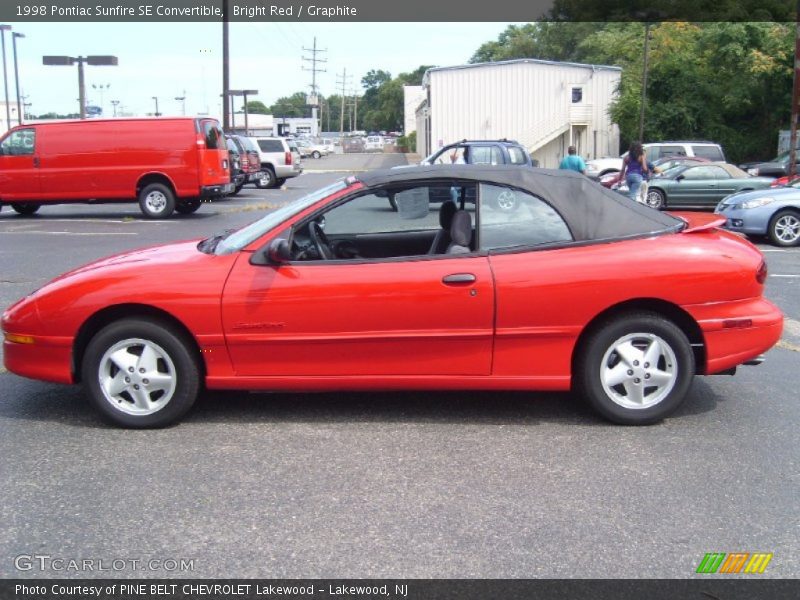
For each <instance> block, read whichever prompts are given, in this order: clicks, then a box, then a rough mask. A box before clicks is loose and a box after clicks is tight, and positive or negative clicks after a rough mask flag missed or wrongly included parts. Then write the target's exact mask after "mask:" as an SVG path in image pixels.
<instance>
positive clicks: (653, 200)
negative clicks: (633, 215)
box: [645, 188, 667, 210]
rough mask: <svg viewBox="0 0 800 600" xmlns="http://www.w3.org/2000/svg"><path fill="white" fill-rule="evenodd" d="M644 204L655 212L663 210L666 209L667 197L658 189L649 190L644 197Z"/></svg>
mask: <svg viewBox="0 0 800 600" xmlns="http://www.w3.org/2000/svg"><path fill="white" fill-rule="evenodd" d="M645 204H647V206H649V207H650V208H655V209H656V210H663V209H665V208H666V207H667V196H666V195H665V194H664V192H662V191H661V190H659V189H658V188H649V189H648V190H647V196H646V197H645Z"/></svg>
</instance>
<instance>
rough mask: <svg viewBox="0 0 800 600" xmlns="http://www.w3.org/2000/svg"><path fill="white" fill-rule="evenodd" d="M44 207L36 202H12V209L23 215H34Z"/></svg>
mask: <svg viewBox="0 0 800 600" xmlns="http://www.w3.org/2000/svg"><path fill="white" fill-rule="evenodd" d="M41 207H42V205H41V204H37V203H35V202H12V203H11V208H13V209H14V210H15V211H17V212H18V213H19V214H21V215H32V214H33V213H35V212H36V211H37V210H39V209H40V208H41Z"/></svg>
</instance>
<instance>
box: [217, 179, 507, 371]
mask: <svg viewBox="0 0 800 600" xmlns="http://www.w3.org/2000/svg"><path fill="white" fill-rule="evenodd" d="M421 194H422V195H423V196H425V197H427V198H430V196H431V193H430V190H429V189H428V188H427V187H426V189H425V190H424V191H423V192H421ZM412 195H413V194H412ZM418 195H419V194H418ZM439 211H440V208H439V206H438V203H430V202H428V206H423V205H422V204H419V203H417V205H416V208H415V209H414V211H412V212H411V213H409V212H408V211H406V210H404V208H403V205H402V204H401V207H400V210H399V211H398V212H393V211H392V209H391V208H390V207H389V206H388V204H387V202H386V198H385V196H377V195H375V196H374V197H372V198H370V197H367V196H365V195H362V196H359V197H357V198H355V199H351V202H348V203H347V204H343V205H340V206H337V207H335V208H333V209H332V210H330V211H329V212H327V213H325V214H324V215H315V216H314V220H315V221H316V222H317V223H319V222H320V221H321V220H322V218H323V217H324V222H325V233H326V235H327V237H328V239H329V241H330V245H331V246H332V247H333V248H334V249H336V248H337V247H338V246H339V245H342V244H347V245H350V246H349V247H351V248H352V247H354V248H355V249H356V251H355V253H352V252H351V257H350V258H342V257H341V254H345V255H347V254H346V253H344V251H343V250H341V251H340V250H337V254H336V256H335V258H334V259H332V260H331V259H328V260H325V259H322V258H320V257H319V255H318V254H317V253H315V252H314V250H313V248H303V244H307V245H310V244H311V242H310V241H308V240H304V239H303V232H304V231H306V230H307V229H308V225H309V223H305V224H302V223H301V224H299V225H298V226H297V227H295V231H294V236H295V240H294V246H295V249H294V254H293V256H294V258H293V259H292V260H290V261H289V262H287V263H283V264H280V265H253V264H250V262H249V261H248V260H247V259H248V258H249V257H248V256H247V255H243V256H242V257H241V258H240V259H239V260H238V261H237V263H236V265H235V267H234V268H233V270H232V272H231V275H230V277H229V279H228V282H227V284H226V287H225V291H224V295H223V301H222V311H223V322H224V327H225V335H226V340H227V343H228V348H229V351H230V356H231V359H232V361H233V365H234V369H235V371H236V374H237V375H241V376H311V377H314V376H325V377H337V376H348V377H353V376H456V375H458V376H469V375H488V374H489V373H490V371H491V357H492V341H493V335H494V281H493V277H492V272H491V269H490V267H489V262H488V259H487V257H486V256H480V255H479V254H478V253H477V252H474V251H472V252H469V253H463V254H457V255H456V254H453V255H448V254H440V255H428V254H427V253H426V252H425V250H426V249H427V247H428V244H429V243H430V240H432V239H433V236H434V234H435V233H436V228H438V217H439ZM472 213H473V215H474V208H473V209H472ZM409 215H411V218H409ZM472 222H473V223H474V216H473V217H472ZM423 240H428V241H427V242H426V243H423ZM367 251H369V252H370V253H371V255H370V256H367V255H362V253H366V252H367ZM352 254H356V255H354V256H353V255H352Z"/></svg>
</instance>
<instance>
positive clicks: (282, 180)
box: [275, 177, 286, 187]
mask: <svg viewBox="0 0 800 600" xmlns="http://www.w3.org/2000/svg"><path fill="white" fill-rule="evenodd" d="M284 183H286V178H285V177H281V178H280V179H276V180H275V187H281V186H282V185H283V184H284Z"/></svg>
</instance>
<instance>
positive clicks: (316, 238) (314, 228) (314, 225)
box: [308, 221, 336, 260]
mask: <svg viewBox="0 0 800 600" xmlns="http://www.w3.org/2000/svg"><path fill="white" fill-rule="evenodd" d="M308 233H309V235H310V236H311V241H312V242H314V247H315V248H316V249H317V252H319V255H320V257H321V258H324V259H325V260H333V259H335V258H336V255H335V254H334V253H333V250H331V243H330V242H329V241H328V236H327V235H325V232H324V231H322V227H321V226H320V224H319V223H318V222H317V221H311V223H310V224H309V225H308Z"/></svg>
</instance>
